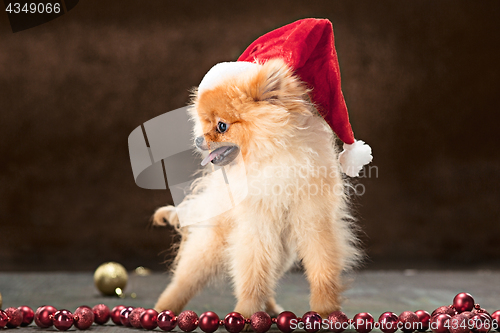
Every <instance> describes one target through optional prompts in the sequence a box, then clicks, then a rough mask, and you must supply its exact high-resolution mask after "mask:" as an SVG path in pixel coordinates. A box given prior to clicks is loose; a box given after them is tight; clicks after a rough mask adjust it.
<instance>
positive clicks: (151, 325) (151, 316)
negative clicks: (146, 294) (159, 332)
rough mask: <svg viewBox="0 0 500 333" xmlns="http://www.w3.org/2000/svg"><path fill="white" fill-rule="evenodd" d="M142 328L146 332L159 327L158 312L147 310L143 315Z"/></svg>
mask: <svg viewBox="0 0 500 333" xmlns="http://www.w3.org/2000/svg"><path fill="white" fill-rule="evenodd" d="M140 321H141V326H142V328H144V329H146V330H154V329H155V328H156V327H157V326H158V312H156V310H155V309H147V310H146V311H144V312H143V313H142V314H141V318H140Z"/></svg>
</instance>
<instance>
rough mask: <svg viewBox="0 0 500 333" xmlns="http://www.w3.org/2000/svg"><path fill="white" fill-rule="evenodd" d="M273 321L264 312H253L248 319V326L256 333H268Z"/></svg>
mask: <svg viewBox="0 0 500 333" xmlns="http://www.w3.org/2000/svg"><path fill="white" fill-rule="evenodd" d="M272 324H273V321H272V320H271V316H270V315H268V314H267V313H266V312H264V311H259V312H255V313H254V314H253V315H252V316H251V317H250V326H251V327H252V329H253V330H254V331H255V332H257V333H264V332H267V331H269V329H270V328H271V325H272Z"/></svg>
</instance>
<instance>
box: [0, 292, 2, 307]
mask: <svg viewBox="0 0 500 333" xmlns="http://www.w3.org/2000/svg"><path fill="white" fill-rule="evenodd" d="M1 308H2V294H0V309H1Z"/></svg>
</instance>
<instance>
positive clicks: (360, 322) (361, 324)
mask: <svg viewBox="0 0 500 333" xmlns="http://www.w3.org/2000/svg"><path fill="white" fill-rule="evenodd" d="M352 322H353V324H354V328H355V329H356V331H358V332H359V333H368V332H370V331H371V330H373V322H374V319H373V316H372V315H371V314H370V313H368V312H361V313H358V314H357V315H355V316H354V318H353V319H352Z"/></svg>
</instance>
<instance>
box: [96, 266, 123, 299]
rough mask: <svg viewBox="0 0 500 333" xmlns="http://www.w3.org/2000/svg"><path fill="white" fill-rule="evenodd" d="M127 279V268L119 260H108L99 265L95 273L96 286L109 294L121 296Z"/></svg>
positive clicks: (104, 293)
mask: <svg viewBox="0 0 500 333" xmlns="http://www.w3.org/2000/svg"><path fill="white" fill-rule="evenodd" d="M127 281H128V274H127V270H126V269H125V267H123V266H122V265H120V264H119V263H117V262H112V261H110V262H106V263H104V264H102V265H101V266H99V267H97V269H96V270H95V273H94V284H95V286H96V287H97V289H99V291H100V292H101V293H102V294H103V295H107V296H117V295H118V296H121V295H122V293H123V290H124V289H125V286H126V285H127Z"/></svg>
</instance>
